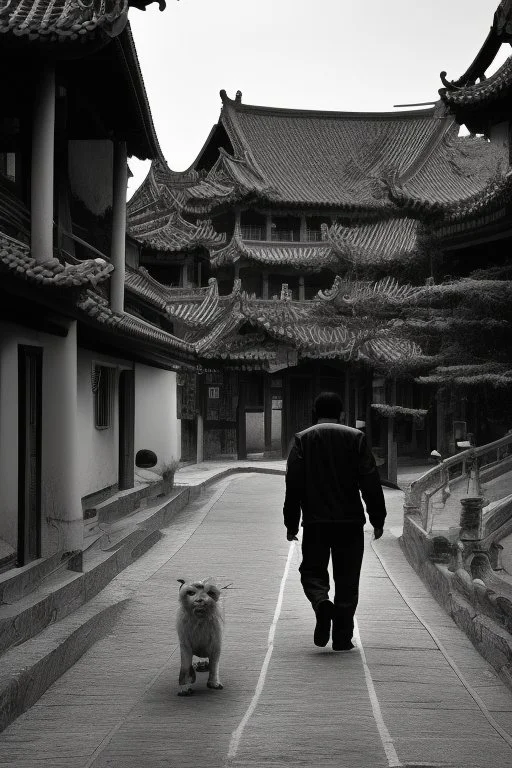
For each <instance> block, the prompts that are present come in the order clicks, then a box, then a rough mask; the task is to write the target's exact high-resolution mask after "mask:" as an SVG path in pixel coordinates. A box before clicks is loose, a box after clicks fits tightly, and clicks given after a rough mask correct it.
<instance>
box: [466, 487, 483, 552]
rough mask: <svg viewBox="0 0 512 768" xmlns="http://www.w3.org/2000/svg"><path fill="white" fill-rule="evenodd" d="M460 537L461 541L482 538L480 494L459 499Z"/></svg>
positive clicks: (481, 503) (481, 499)
mask: <svg viewBox="0 0 512 768" xmlns="http://www.w3.org/2000/svg"><path fill="white" fill-rule="evenodd" d="M460 503H461V505H462V510H461V513H460V528H461V531H460V539H461V541H479V540H480V539H481V538H482V509H483V504H484V500H483V498H482V496H467V497H466V498H465V499H461V500H460Z"/></svg>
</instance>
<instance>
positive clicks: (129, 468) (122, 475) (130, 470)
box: [118, 371, 135, 491]
mask: <svg viewBox="0 0 512 768" xmlns="http://www.w3.org/2000/svg"><path fill="white" fill-rule="evenodd" d="M134 453H135V374H134V372H133V371H121V373H120V375H119V480H118V485H119V490H120V491H124V490H126V489H127V488H133V486H134V485H135V455H134Z"/></svg>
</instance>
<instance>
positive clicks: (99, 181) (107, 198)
mask: <svg viewBox="0 0 512 768" xmlns="http://www.w3.org/2000/svg"><path fill="white" fill-rule="evenodd" d="M113 158H114V149H113V144H112V142H111V141H108V140H100V139H97V140H83V141H82V140H73V141H70V142H69V144H68V163H69V181H70V185H71V192H72V194H73V195H76V197H78V198H79V199H80V200H81V201H82V202H83V203H85V205H86V206H87V208H88V209H89V210H90V211H92V213H95V214H97V215H102V214H103V213H105V210H106V209H107V208H108V207H109V206H112V184H113Z"/></svg>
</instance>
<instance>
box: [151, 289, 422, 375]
mask: <svg viewBox="0 0 512 768" xmlns="http://www.w3.org/2000/svg"><path fill="white" fill-rule="evenodd" d="M411 290H412V289H411ZM404 291H405V293H407V291H406V289H405V288H404V287H403V286H398V285H397V284H396V281H392V280H387V281H380V282H379V283H376V284H370V283H358V284H351V287H350V290H349V288H348V287H347V286H345V287H343V286H342V284H341V283H340V281H339V279H338V280H337V281H335V283H334V285H333V289H332V290H331V291H330V292H327V293H326V294H324V295H322V296H319V297H317V298H315V299H313V300H310V301H291V300H284V301H283V300H282V301H279V300H275V299H272V300H268V299H255V298H254V297H252V296H248V295H247V294H245V293H240V286H239V283H238V284H236V285H235V286H234V289H233V292H232V293H231V295H230V296H224V297H220V296H219V295H218V289H217V283H216V280H214V279H212V280H211V281H210V285H209V287H208V289H207V291H206V293H203V295H202V296H195V295H194V296H191V297H189V298H187V299H185V298H180V297H176V298H175V300H174V302H170V303H169V304H167V305H166V307H165V311H166V314H167V316H171V317H173V318H175V319H176V320H179V321H180V322H181V323H183V325H184V326H185V327H186V328H187V332H186V333H185V334H184V341H186V342H187V343H188V344H189V345H190V346H191V347H193V348H194V350H195V351H196V352H197V354H199V355H200V356H202V357H205V358H208V359H214V358H221V359H224V360H231V361H242V360H246V361H249V360H259V361H264V360H266V361H267V362H268V361H269V360H271V359H272V354H271V353H270V352H269V346H268V342H267V341H264V340H265V339H267V340H271V344H275V349H276V350H277V349H278V348H279V347H281V346H282V345H283V344H285V345H288V346H289V347H290V348H292V349H295V350H296V351H298V352H299V354H300V355H301V356H303V357H330V358H333V359H335V358H337V359H344V360H347V359H352V360H358V359H361V360H371V361H373V362H392V361H394V360H397V359H400V358H401V357H403V355H404V354H412V351H417V350H416V347H414V345H412V346H411V345H410V344H408V342H406V341H405V340H403V339H401V338H400V337H399V336H398V335H397V332H396V330H393V329H392V328H391V327H390V326H389V323H388V322H387V318H386V317H385V316H384V315H383V321H382V322H381V323H380V324H379V323H377V324H375V323H374V324H373V325H372V327H371V328H368V329H366V330H363V331H362V330H360V328H359V327H358V325H360V324H358V323H356V324H354V321H353V311H354V306H355V305H356V303H357V302H358V301H359V302H360V303H361V302H363V303H364V302H365V301H372V300H374V299H375V298H376V297H379V298H380V299H381V300H387V301H388V302H389V304H390V305H391V304H393V302H394V301H395V302H396V301H399V300H400V297H402V298H403V296H404V295H405V294H404ZM349 294H350V295H349ZM407 295H408V294H407ZM247 324H250V326H252V328H253V331H252V333H250V332H249V333H244V334H242V335H240V333H239V330H240V328H241V326H242V325H247ZM272 340H273V341H272ZM256 341H257V343H256ZM413 348H414V350H413ZM262 349H264V350H265V351H262ZM231 352H233V355H232V354H231Z"/></svg>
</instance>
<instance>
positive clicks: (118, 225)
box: [110, 141, 128, 312]
mask: <svg viewBox="0 0 512 768" xmlns="http://www.w3.org/2000/svg"><path fill="white" fill-rule="evenodd" d="M127 185H128V166H127V157H126V143H125V142H124V141H118V142H115V144H114V185H113V186H114V188H113V195H112V243H111V252H110V259H111V261H112V264H113V265H114V271H113V273H112V275H111V277H110V306H111V308H112V310H113V311H114V312H123V311H124V271H125V254H126V188H127Z"/></svg>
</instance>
